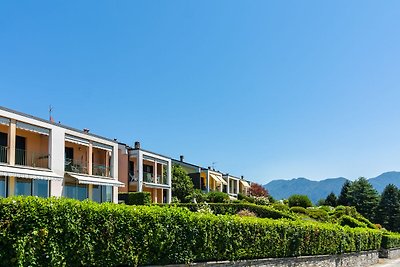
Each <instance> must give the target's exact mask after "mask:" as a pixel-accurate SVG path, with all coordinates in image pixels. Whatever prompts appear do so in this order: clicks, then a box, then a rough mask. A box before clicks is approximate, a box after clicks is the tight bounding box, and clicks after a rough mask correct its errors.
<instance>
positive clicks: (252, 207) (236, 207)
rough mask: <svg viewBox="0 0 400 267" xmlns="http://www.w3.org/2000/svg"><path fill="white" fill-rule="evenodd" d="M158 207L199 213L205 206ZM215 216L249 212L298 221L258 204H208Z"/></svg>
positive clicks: (186, 204) (288, 215)
mask: <svg viewBox="0 0 400 267" xmlns="http://www.w3.org/2000/svg"><path fill="white" fill-rule="evenodd" d="M156 205H158V206H164V207H185V208H188V209H189V210H190V211H198V210H199V208H202V207H203V206H204V204H195V203H177V204H172V205H168V204H156ZM207 205H208V206H209V207H210V209H211V210H212V212H213V213H214V214H221V215H234V214H237V213H238V212H240V211H241V210H245V209H246V210H248V211H251V212H253V213H254V214H256V216H257V217H259V218H270V219H289V220H296V217H295V216H294V215H292V214H290V213H288V212H284V211H279V210H276V209H273V208H271V207H269V206H260V205H256V204H250V203H208V204H207Z"/></svg>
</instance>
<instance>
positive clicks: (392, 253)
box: [379, 248, 400, 259]
mask: <svg viewBox="0 0 400 267" xmlns="http://www.w3.org/2000/svg"><path fill="white" fill-rule="evenodd" d="M379 258H388V259H395V258H400V249H398V248H392V249H382V250H381V251H379Z"/></svg>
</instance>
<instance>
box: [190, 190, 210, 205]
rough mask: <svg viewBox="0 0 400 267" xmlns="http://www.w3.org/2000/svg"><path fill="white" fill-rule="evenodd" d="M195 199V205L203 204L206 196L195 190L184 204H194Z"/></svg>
mask: <svg viewBox="0 0 400 267" xmlns="http://www.w3.org/2000/svg"><path fill="white" fill-rule="evenodd" d="M195 199H196V202H197V203H204V202H205V201H206V200H207V195H206V194H204V193H203V191H201V190H200V189H195V190H193V192H192V193H191V194H190V195H189V196H188V197H187V201H186V202H189V203H190V202H194V200H195Z"/></svg>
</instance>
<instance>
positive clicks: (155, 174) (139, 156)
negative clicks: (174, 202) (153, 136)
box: [118, 142, 172, 203]
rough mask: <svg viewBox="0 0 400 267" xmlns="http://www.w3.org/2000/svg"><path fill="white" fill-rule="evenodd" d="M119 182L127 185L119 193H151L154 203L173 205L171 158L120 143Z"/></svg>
mask: <svg viewBox="0 0 400 267" xmlns="http://www.w3.org/2000/svg"><path fill="white" fill-rule="evenodd" d="M118 157H119V165H118V169H119V180H120V181H121V182H122V183H123V184H124V185H125V187H124V188H120V189H119V192H149V193H150V195H151V200H152V202H153V203H171V198H172V189H171V170H172V164H171V159H170V158H169V157H166V156H163V155H160V154H157V153H154V152H150V151H147V150H144V149H142V148H141V147H140V143H139V142H135V145H134V147H130V146H128V145H126V144H123V143H120V144H119V149H118Z"/></svg>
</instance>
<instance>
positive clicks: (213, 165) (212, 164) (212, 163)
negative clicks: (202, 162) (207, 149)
mask: <svg viewBox="0 0 400 267" xmlns="http://www.w3.org/2000/svg"><path fill="white" fill-rule="evenodd" d="M216 163H217V162H215V161H213V162H211V166H212V168H213V170H215V164H216Z"/></svg>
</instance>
